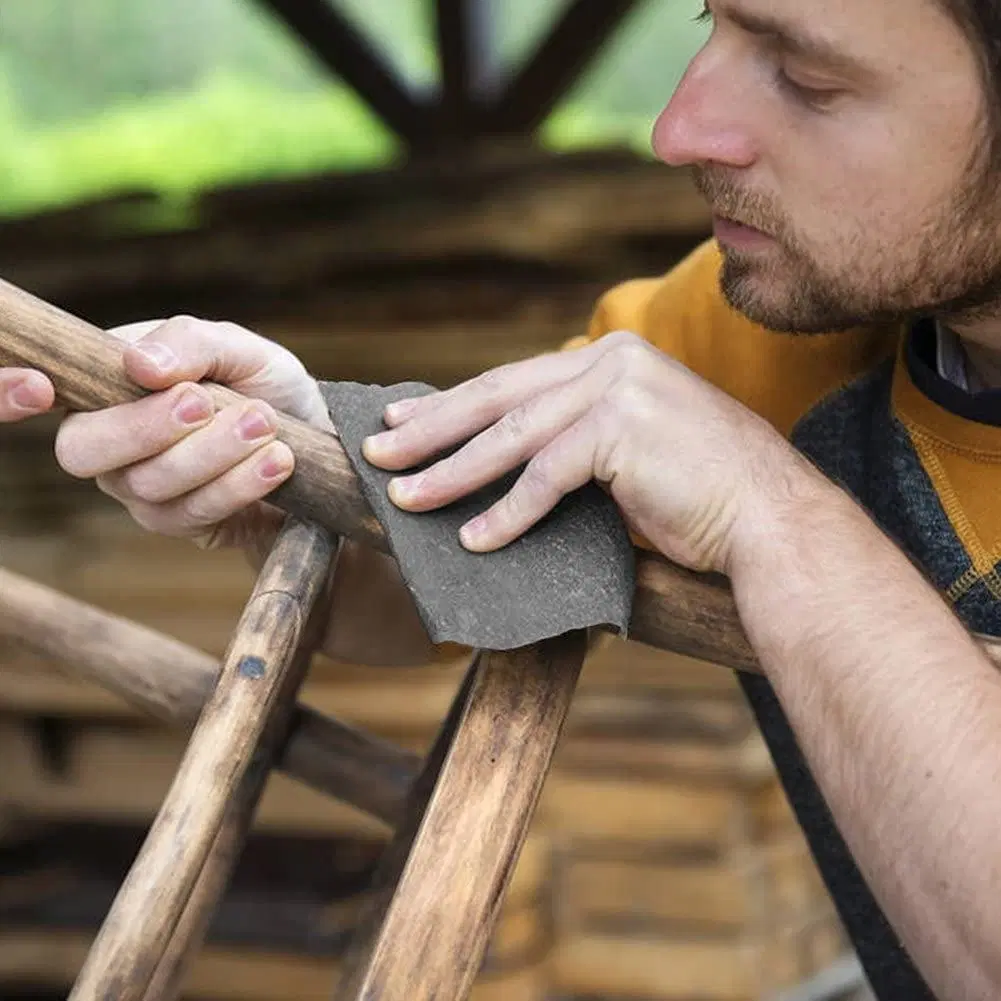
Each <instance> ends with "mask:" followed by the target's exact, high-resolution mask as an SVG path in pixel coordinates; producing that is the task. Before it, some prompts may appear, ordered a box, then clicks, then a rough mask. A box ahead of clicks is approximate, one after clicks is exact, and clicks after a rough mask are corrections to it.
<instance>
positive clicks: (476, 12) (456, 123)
mask: <svg viewBox="0 0 1001 1001" xmlns="http://www.w3.org/2000/svg"><path fill="white" fill-rule="evenodd" d="M496 3H497V0H435V19H436V23H435V28H436V36H437V42H438V53H439V58H440V62H441V89H440V91H439V104H438V114H439V120H438V129H439V133H441V134H444V135H447V136H449V137H451V138H470V137H473V136H476V135H477V134H478V133H479V132H480V131H481V129H482V126H483V114H482V110H481V109H482V107H483V102H484V100H485V99H487V98H490V97H492V96H493V95H492V93H491V89H492V88H493V87H494V86H495V84H496V77H495V75H494V71H493V64H494V56H493V47H492V39H493V36H494V27H493V26H494V17H495V16H496V10H495V7H496Z"/></svg>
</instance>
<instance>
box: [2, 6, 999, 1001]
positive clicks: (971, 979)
mask: <svg viewBox="0 0 1001 1001" xmlns="http://www.w3.org/2000/svg"><path fill="white" fill-rule="evenodd" d="M707 16H709V17H711V18H712V19H713V22H714V30H713V32H712V36H711V38H710V40H709V41H708V43H707V44H706V46H705V47H704V48H703V49H702V51H701V52H700V53H699V54H698V56H697V57H696V58H695V59H694V61H693V62H692V64H691V65H690V67H689V69H688V71H687V74H686V75H685V77H684V79H683V80H682V82H681V84H680V86H679V87H678V89H677V91H676V93H675V94H674V96H673V98H672V100H671V102H670V104H669V105H668V106H667V108H666V109H665V111H664V113H663V114H662V116H661V118H660V120H659V121H658V123H657V126H656V130H655V148H656V151H657V153H658V154H659V156H660V157H661V158H662V159H663V160H664V161H666V162H668V163H670V164H674V165H691V166H693V167H694V169H695V175H696V179H697V182H698V184H699V186H700V189H701V190H702V192H703V193H704V194H705V196H706V197H707V199H708V200H709V203H710V204H711V206H712V208H713V211H714V217H715V226H716V233H715V240H714V241H712V242H711V243H709V244H707V245H705V246H704V247H702V248H700V249H699V250H698V251H696V252H695V253H694V254H693V255H692V256H691V257H689V258H688V259H687V260H686V261H684V262H683V263H682V264H681V265H679V266H678V267H677V268H675V269H674V270H673V271H672V272H671V273H670V274H668V275H667V276H665V277H663V278H659V279H640V280H637V281H635V282H631V283H627V284H626V285H624V286H622V287H620V288H617V289H613V290H611V291H610V292H609V293H608V294H607V295H606V296H605V298H604V299H603V301H602V303H601V304H600V306H599V308H598V309H597V311H596V313H595V317H594V321H593V323H592V327H591V330H590V334H589V336H587V337H584V338H582V339H581V342H580V343H579V344H576V345H574V348H575V350H569V351H565V352H560V353H557V354H553V355H547V356H545V357H542V358H537V359H532V360H528V361H525V362H521V363H518V364H514V365H510V366H505V367H504V368H502V369H499V370H497V371H494V372H490V373H487V374H486V375H484V376H482V377H480V378H478V379H476V380H473V381H472V382H471V383H469V384H466V385H464V386H460V387H457V388H455V389H453V390H450V391H448V392H445V393H440V394H435V395H432V396H430V397H426V398H423V399H421V400H418V401H413V402H411V403H409V404H399V405H396V406H395V407H393V408H391V409H390V410H389V411H388V412H387V414H386V422H387V425H388V430H387V431H386V432H385V433H384V434H382V435H379V436H376V437H374V438H373V439H371V440H370V441H369V442H368V443H367V445H366V454H367V457H368V459H369V460H370V461H372V462H373V463H375V464H377V465H380V466H382V467H384V468H387V469H393V470H405V469H407V468H410V467H412V466H414V465H416V464H419V463H421V462H422V461H423V460H425V459H428V458H431V457H432V456H434V455H436V454H437V453H439V452H440V451H442V450H444V449H445V448H446V447H447V446H449V445H453V444H456V443H459V442H463V441H466V440H468V444H465V445H464V447H462V448H461V449H460V450H459V451H458V452H457V453H455V454H454V455H453V456H451V457H450V458H448V459H446V460H444V461H441V462H439V463H437V464H436V465H434V466H432V467H431V468H430V469H429V470H428V471H426V472H425V473H423V474H422V475H420V476H418V477H416V478H415V477H407V476H401V477H399V478H398V479H397V480H396V481H395V482H394V485H393V486H392V488H391V492H392V496H393V497H394V500H395V501H396V503H398V504H399V505H400V506H402V507H405V508H408V509H410V510H417V511H419V510H430V509H432V508H435V507H437V506H439V505H441V504H444V503H447V502H448V501H450V500H452V499H453V498H455V497H458V496H460V495H462V494H464V493H467V492H468V491H470V490H472V489H474V488H476V487H477V486H479V485H480V484H482V483H484V482H486V481H488V480H491V479H493V478H494V477H496V476H497V475H498V474H500V473H502V472H504V471H506V470H508V469H511V468H513V467H515V466H517V465H519V464H521V463H522V462H527V467H526V469H525V472H524V474H523V475H522V476H521V478H520V480H519V481H518V483H517V485H516V486H515V487H514V488H513V489H512V491H511V492H510V493H509V494H508V495H507V496H506V497H505V498H504V499H503V500H502V501H501V502H499V503H498V504H497V505H496V506H495V508H493V509H492V510H491V511H489V512H487V513H486V515H485V516H484V517H483V518H480V519H477V521H476V522H475V523H473V524H471V525H469V526H467V529H466V530H465V531H464V533H463V541H464V543H465V544H466V545H467V546H469V547H470V548H472V549H476V550H480V551H489V550H492V549H495V548H497V547H499V546H502V545H504V544H505V543H506V542H508V541H509V540H511V539H512V538H514V537H516V536H517V535H518V534H520V533H521V532H523V531H525V530H526V529H527V528H528V527H529V526H530V525H531V524H533V523H534V522H535V521H536V520H538V518H540V517H542V516H543V515H544V514H545V513H546V512H547V511H548V510H550V509H551V508H552V506H553V505H554V504H555V503H556V502H557V501H558V499H559V498H560V497H561V496H562V495H563V494H564V493H566V492H567V491H569V490H572V489H574V488H575V487H577V486H579V485H581V484H583V483H585V482H587V481H588V480H589V479H592V478H595V479H597V480H598V481H600V482H602V483H603V484H604V485H605V486H606V488H607V489H608V490H609V492H610V493H611V495H612V496H613V497H614V498H615V500H616V501H617V503H618V505H619V507H620V509H621V510H622V513H623V515H624V517H625V518H626V519H627V521H628V523H629V525H630V527H631V528H632V529H633V531H634V532H635V533H636V534H637V535H638V536H639V537H641V538H642V539H644V540H645V542H646V544H647V545H649V546H651V547H653V548H655V549H657V550H659V551H660V552H662V553H664V554H666V555H667V556H668V557H670V558H671V559H674V560H677V561H680V562H681V563H684V564H686V565H687V566H690V567H693V568H697V569H704V570H709V569H712V570H719V571H722V572H724V573H726V574H728V575H729V577H730V580H731V582H732V585H733V589H734V593H735V596H736V600H737V604H738V608H739V611H740V614H741V617H742V621H743V624H744V626H745V628H746V630H747V633H748V636H749V638H750V640H751V642H752V644H753V646H754V648H755V650H756V652H757V654H758V657H759V659H760V661H761V664H762V666H763V668H764V670H765V675H766V676H765V677H764V678H752V677H745V678H742V679H741V680H742V684H744V686H745V690H746V693H747V695H748V698H749V701H750V703H751V705H752V707H753V708H754V710H755V712H756V714H757V716H758V719H759V721H760V723H761V726H762V729H763V731H764V733H765V735H766V737H767V739H768V741H769V744H770V746H771V748H772V751H773V755H774V757H775V760H776V764H777V766H778V768H779V770H780V772H781V774H782V776H783V779H784V781H785V782H786V787H787V789H788V791H789V794H790V797H791V799H792V801H793V804H794V806H795V807H796V809H797V811H798V813H799V816H800V819H801V822H802V823H803V826H804V829H805V830H806V832H807V835H808V836H809V838H810V840H811V844H812V846H813V848H814V851H815V853H816V855H817V858H818V861H819V863H820V866H821V869H822V871H823V873H824V875H825V878H826V879H827V881H828V885H829V887H830V889H831V892H832V895H833V896H834V899H835V900H836V902H837V904H838V906H839V908H840V910H841V914H842V916H843V918H844V920H845V923H846V925H847V927H848V929H849V931H850V933H851V934H852V936H853V940H854V942H855V944H856V947H857V948H858V950H859V953H860V956H861V957H862V960H863V962H864V964H865V966H866V969H867V972H868V974H869V977H870V979H871V981H872V983H873V986H874V988H875V990H876V992H877V994H878V996H879V997H880V998H881V999H893V1001H917V999H921V998H930V997H933V996H934V997H937V998H940V999H949V1001H960V999H963V1001H966V999H987V998H997V997H999V996H1001V851H999V850H998V848H997V847H996V840H997V836H998V831H999V830H1001V677H999V676H998V673H997V672H996V671H995V670H994V668H993V667H992V665H991V664H990V662H989V661H988V660H987V659H986V658H985V656H984V655H983V653H982V652H981V650H980V649H979V647H978V646H977V644H976V643H975V642H974V640H973V638H971V636H970V632H971V631H973V632H982V633H987V634H992V635H1001V576H999V575H998V572H997V563H998V559H999V557H1001V506H999V504H998V501H997V497H998V496H999V490H998V488H999V487H1001V394H999V393H998V391H997V390H996V389H995V388H993V387H999V386H1001V240H999V239H998V226H999V224H1001V199H999V197H998V196H997V195H996V193H995V191H994V190H993V184H992V182H993V181H994V179H995V174H996V171H997V168H998V162H999V157H998V155H997V154H998V149H999V147H1001V143H999V142H998V139H999V137H1001V128H999V122H1001V114H999V113H998V111H999V107H1001V98H999V96H998V89H997V87H996V77H997V75H998V74H997V72H996V71H997V60H998V56H997V53H998V51H999V50H1001V7H999V4H998V0H839V2H838V3H834V4H832V3H812V2H804V0H710V3H709V7H708V9H707ZM122 334H123V336H126V337H128V338H130V339H133V340H135V341H136V344H135V346H134V347H131V348H129V349H128V352H127V359H128V366H129V371H130V373H131V375H132V376H133V378H135V379H136V380H137V381H138V382H140V383H141V384H143V385H145V386H147V387H148V388H151V389H157V390H162V392H160V393H156V394H154V395H152V396H150V397H148V398H147V399H144V400H142V401H140V402H138V403H134V404H129V405H128V406H125V407H120V408H114V409H111V410H107V411H104V412H100V413H94V414H81V415H74V416H72V417H70V418H69V419H68V420H67V421H66V422H65V424H64V425H63V426H62V428H61V430H60V433H59V437H58V441H57V452H58V456H59V459H60V462H61V463H62V464H63V466H64V467H65V468H66V469H67V470H68V471H69V472H70V473H72V474H74V475H77V476H84V477H91V476H94V477H96V478H97V482H98V483H99V485H100V486H101V487H102V489H104V490H106V491H107V492H108V493H110V494H111V495H112V496H114V497H116V498H118V499H119V500H120V501H121V502H122V503H123V504H124V505H125V506H126V507H127V508H128V509H129V511H130V512H131V513H132V515H133V517H135V518H136V520H137V521H138V522H139V523H140V524H142V525H144V526H145V527H147V528H149V529H151V530H153V531H158V532H166V533H170V534H182V535H189V536H191V537H192V538H195V539H196V540H197V541H199V542H200V544H203V545H218V544H243V545H247V546H250V547H254V546H259V545H260V543H261V541H263V540H266V539H267V538H268V537H269V533H270V532H273V529H274V524H275V517H276V514H275V512H274V511H273V510H271V509H269V508H268V507H267V506H266V505H265V504H263V503H262V502H261V498H264V497H265V496H266V495H267V493H268V492H269V491H270V490H271V489H273V488H274V486H275V485H277V484H278V483H279V482H281V480H282V479H283V478H284V477H285V476H287V475H288V472H289V471H290V469H291V466H292V456H291V455H290V453H289V452H288V450H287V449H286V448H285V447H284V446H283V445H281V444H280V443H276V442H275V441H274V433H273V426H272V423H271V416H272V413H273V412H272V411H271V409H270V407H271V406H273V407H276V408H279V409H284V410H288V411H289V412H291V413H294V414H296V415H297V416H299V417H302V418H305V419H308V420H313V421H315V422H316V423H318V424H319V425H321V426H329V419H328V417H327V413H326V410H325V408H324V406H323V402H322V398H321V395H320V392H319V390H318V388H317V386H316V383H315V382H314V381H313V380H312V379H311V378H309V376H308V375H307V374H306V373H305V371H303V369H302V366H301V365H299V364H298V363H297V362H296V360H295V359H293V358H291V357H290V356H289V355H288V354H287V353H286V352H284V351H282V350H280V349H279V348H278V347H277V346H275V345H273V344H269V343H268V342H266V341H264V340H262V339H260V338H258V337H256V336H255V335H253V334H250V333H249V332H246V331H242V330H240V329H239V328H235V327H232V326H228V325H225V324H223V325H217V324H208V323H203V322H199V321H193V320H187V319H183V318H181V319H175V320H171V321H169V322H167V323H166V324H164V325H159V324H148V325H145V326H141V327H138V328H129V329H128V330H124V331H122ZM203 377H211V378H214V379H217V380H219V381H223V382H227V383H229V384H230V385H232V386H234V387H235V388H236V389H238V390H241V391H242V392H244V393H245V394H247V395H250V396H253V397H257V398H260V399H261V400H262V401H267V403H264V402H262V403H261V404H260V405H256V406H253V407H251V408H249V409H247V410H246V411H243V410H236V409H232V408H231V409H230V410H224V411H222V412H221V413H220V414H218V415H215V416H214V417H213V416H212V415H211V413H210V409H209V407H208V405H207V400H206V398H205V396H204V394H203V393H202V392H201V391H200V390H198V389H197V387H195V386H193V385H192V383H193V382H195V381H197V380H198V379H200V378H203ZM0 388H2V389H3V390H4V391H3V393H0V400H2V401H4V402H3V403H0V418H2V419H5V420H16V419H18V418H20V417H22V416H27V415H29V414H32V413H37V412H40V411H42V410H44V409H46V408H47V407H48V406H49V405H50V404H51V399H52V390H51V387H50V386H49V384H48V382H47V380H46V379H44V378H43V377H41V376H40V375H38V374H37V373H34V374H31V373H24V372H13V371H8V372H6V373H3V374H2V377H0ZM268 404H270V406H269V405H268ZM350 559H351V560H352V561H353V562H354V563H355V566H356V570H357V575H356V578H355V579H354V580H353V581H352V586H351V588H350V589H345V593H342V594H340V595H338V597H337V601H338V602H340V604H341V608H342V610H343V611H345V612H346V613H347V614H345V616H344V620H345V621H350V619H351V615H352V614H353V610H355V609H359V608H364V607H366V606H368V605H369V604H370V603H371V602H372V601H373V597H372V596H373V595H375V596H377V597H376V599H375V600H376V601H378V602H379V603H381V604H382V606H383V607H391V614H393V615H394V616H395V615H397V614H398V613H399V610H400V609H401V608H403V609H405V614H407V615H409V616H410V617H409V619H408V620H407V621H408V624H409V626H408V632H407V642H406V643H403V642H401V643H399V644H396V645H395V646H393V647H392V648H386V647H385V646H384V647H382V648H381V649H380V648H379V641H378V640H377V639H376V638H375V637H376V636H381V635H383V634H385V633H386V632H387V631H386V630H378V629H377V628H375V626H376V624H375V623H370V625H371V626H373V629H372V630H371V632H370V634H369V635H368V636H366V635H363V632H364V631H363V630H358V629H351V630H348V629H345V628H341V629H340V630H338V628H335V629H333V630H332V632H331V636H330V638H329V641H328V649H329V650H330V651H331V652H332V653H334V654H335V655H339V656H340V655H345V654H347V655H350V656H354V657H359V659H361V658H362V657H364V658H365V659H369V660H371V661H373V662H374V661H379V660H382V661H391V660H398V659H407V658H409V657H420V658H423V657H430V656H431V655H432V650H431V648H430V646H429V644H428V643H427V638H426V636H425V635H424V634H423V630H422V629H421V627H420V624H419V622H417V621H416V619H415V618H414V617H413V615H412V610H410V609H409V607H408V605H407V602H406V600H405V599H400V598H399V597H398V595H399V588H398V586H397V583H396V582H395V581H394V578H393V568H392V567H391V566H390V565H389V564H388V563H387V562H386V561H382V560H381V559H380V558H377V557H375V556H373V555H372V554H371V553H367V552H364V551H361V550H352V551H351V554H350ZM394 596H395V597H394ZM390 602H394V604H392V605H391V606H390ZM373 634H374V635H373Z"/></svg>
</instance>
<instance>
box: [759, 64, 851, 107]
mask: <svg viewBox="0 0 1001 1001" xmlns="http://www.w3.org/2000/svg"><path fill="white" fill-rule="evenodd" d="M775 77H776V79H777V80H778V83H779V86H780V87H781V89H782V90H784V91H785V92H786V93H787V94H790V95H791V96H792V97H793V98H794V99H795V100H797V101H799V102H800V103H801V104H807V105H809V106H810V107H811V108H815V109H818V110H819V109H822V108H826V107H827V106H828V105H830V104H831V103H833V102H834V101H835V100H836V99H837V98H838V97H839V96H840V95H841V94H842V91H840V90H838V89H837V88H835V87H807V86H806V85H804V84H801V83H797V82H796V81H795V80H794V79H793V78H792V77H791V76H789V74H788V73H786V71H785V70H784V69H782V68H781V67H779V68H778V69H777V70H776V71H775Z"/></svg>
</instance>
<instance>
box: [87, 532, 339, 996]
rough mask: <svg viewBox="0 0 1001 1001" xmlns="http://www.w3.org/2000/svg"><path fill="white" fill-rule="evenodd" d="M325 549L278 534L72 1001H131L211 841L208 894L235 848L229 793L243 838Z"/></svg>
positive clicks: (198, 912) (194, 924)
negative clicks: (225, 835) (226, 838)
mask: <svg viewBox="0 0 1001 1001" xmlns="http://www.w3.org/2000/svg"><path fill="white" fill-rule="evenodd" d="M334 547H335V543H334V540H333V539H332V538H331V537H330V535H329V534H328V533H327V532H326V531H325V530H323V529H320V528H317V527H314V526H311V525H308V524H304V523H300V522H298V521H295V520H293V519H290V520H289V521H288V522H287V523H286V525H285V527H284V528H283V530H282V532H281V533H280V535H279V537H278V539H277V541H276V542H275V545H274V547H273V549H272V551H271V553H270V554H269V556H268V559H267V561H266V563H265V565H264V568H263V570H262V571H261V574H260V576H259V578H258V580H257V583H256V585H255V587H254V590H253V593H252V594H251V597H250V600H249V601H248V603H247V606H246V609H245V611H244V614H243V616H242V617H241V620H240V623H239V625H238V627H237V629H236V632H235V633H234V636H233V640H232V642H231V644H230V648H229V650H228V651H227V654H226V658H225V661H224V664H223V669H222V672H221V673H220V676H219V681H218V683H217V685H216V688H215V691H214V692H213V694H212V697H211V698H210V699H209V700H208V702H207V703H206V704H205V708H204V710H203V712H202V715H201V716H200V718H199V720H198V723H197V725H196V727H195V729H194V731H193V733H192V735H191V740H190V742H189V744H188V747H187V750H186V753H185V756H184V758H183V760H182V762H181V765H180V767H179V769H178V771H177V774H176V776H175V780H174V782H173V784H172V786H171V788H170V790H169V791H168V793H167V796H166V798H165V799H164V802H163V804H162V806H161V809H160V811H159V813H158V815H157V817H156V819H155V821H154V822H153V824H152V826H151V828H150V831H149V834H148V836H147V838H146V841H145V843H144V844H143V847H142V849H141V850H140V852H139V856H138V857H137V859H136V861H135V863H134V864H133V865H132V867H131V869H130V870H129V874H128V876H127V877H126V878H125V881H124V882H123V883H122V886H121V888H120V889H119V891H118V894H117V896H116V897H115V901H114V903H113V905H112V907H111V909H110V911H109V913H108V915H107V917H106V919H105V921H104V923H103V925H102V927H101V930H100V932H99V933H98V935H97V938H96V939H95V941H94V944H93V946H92V948H91V950H90V953H89V955H88V957H87V962H86V963H85V964H84V966H83V969H82V970H81V971H80V975H79V977H78V978H77V981H76V983H75V984H74V987H73V991H72V992H71V994H70V999H71V1001H105V999H106V998H110V997H113V998H115V999H116V1001H142V999H143V998H144V997H145V996H146V992H147V990H148V989H149V986H150V981H151V979H152V978H153V976H154V974H155V972H156V970H157V968H158V966H160V964H161V963H162V962H163V961H164V953H165V951H166V950H167V949H168V948H170V947H171V944H172V941H173V935H174V933H175V930H176V929H177V927H178V923H179V921H181V919H182V916H183V915H184V912H185V908H186V906H187V905H188V901H189V898H190V897H191V894H192V891H193V890H194V889H195V887H196V884H197V883H198V880H199V877H200V875H201V873H202V872H203V870H204V868H205V866H206V864H207V862H209V860H210V858H211V856H212V848H213V845H216V847H217V848H218V850H219V851H218V854H217V856H216V859H215V862H214V863H213V864H212V868H211V869H210V870H209V872H208V873H207V877H208V878H207V881H206V886H207V887H208V889H209V890H211V891H213V892H214V891H216V890H217V888H218V887H217V883H218V873H217V872H213V871H212V870H214V869H218V870H220V871H221V870H224V869H226V868H227V867H228V866H229V865H230V863H231V861H232V854H233V852H234V851H235V848H236V846H235V845H232V844H227V843H221V844H220V843H218V842H217V839H218V837H219V834H220V831H221V830H222V828H223V825H224V820H225V818H226V814H227V810H228V808H229V806H230V804H231V803H232V802H233V800H234V796H235V795H237V794H238V793H239V797H238V798H242V799H243V800H244V804H243V805H244V807H245V809H243V810H237V811H236V812H235V813H231V814H230V820H231V823H232V827H231V830H230V832H229V833H230V834H231V835H234V834H235V835H242V833H243V831H242V830H237V829H236V828H237V827H238V826H239V825H243V827H244V828H245V826H246V825H247V824H249V821H250V818H249V817H248V816H247V812H248V811H247V809H246V807H247V806H248V803H247V801H248V800H249V799H251V798H253V799H254V800H255V801H256V798H257V796H259V794H260V790H261V788H262V787H263V777H262V776H260V775H259V774H254V773H255V772H260V771H263V772H265V773H266V772H267V771H268V758H269V757H270V755H271V754H272V753H273V752H274V750H275V748H276V746H277V742H278V740H280V738H281V737H282V736H283V731H284V725H285V724H286V722H287V719H288V715H289V714H290V713H291V709H292V706H293V704H294V701H293V700H294V695H295V693H296V692H297V690H298V687H299V684H300V683H301V681H302V680H303V677H304V675H305V669H306V667H307V665H308V657H307V656H299V652H300V648H301V645H302V644H303V642H304V640H306V638H307V637H308V635H309V630H308V629H307V626H308V623H309V621H310V619H311V617H312V614H313V609H314V606H315V604H316V602H317V600H318V599H319V598H320V597H321V596H322V595H323V594H324V593H325V591H326V587H327V583H328V580H329V572H330V566H331V562H332V559H333V554H334ZM292 668H296V669H297V673H295V674H293V672H292ZM262 738H263V741H264V745H263V746H262ZM249 805H250V806H251V807H252V805H253V804H249ZM240 841H241V844H242V837H241V838H240ZM227 871H228V870H227ZM211 897H212V893H207V894H206V893H203V894H202V895H200V896H199V898H197V899H196V901H195V902H194V908H193V912H192V914H191V919H190V921H189V922H185V923H183V925H182V929H181V931H182V934H184V933H188V934H192V935H193V934H196V933H197V932H198V931H199V930H201V928H202V927H203V919H204V915H203V914H202V909H203V908H204V907H206V906H208V905H210V904H211V903H212V900H211ZM186 946H187V943H186V942H185V941H184V940H183V939H181V940H180V941H179V943H178V959H177V960H176V963H175V962H173V961H171V960H168V963H167V966H166V967H165V975H166V979H167V981H168V984H167V985H166V986H168V987H169V986H170V984H169V981H171V980H172V979H173V978H172V971H173V969H174V967H175V965H176V964H179V965H181V966H183V965H184V960H185V957H186Z"/></svg>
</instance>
